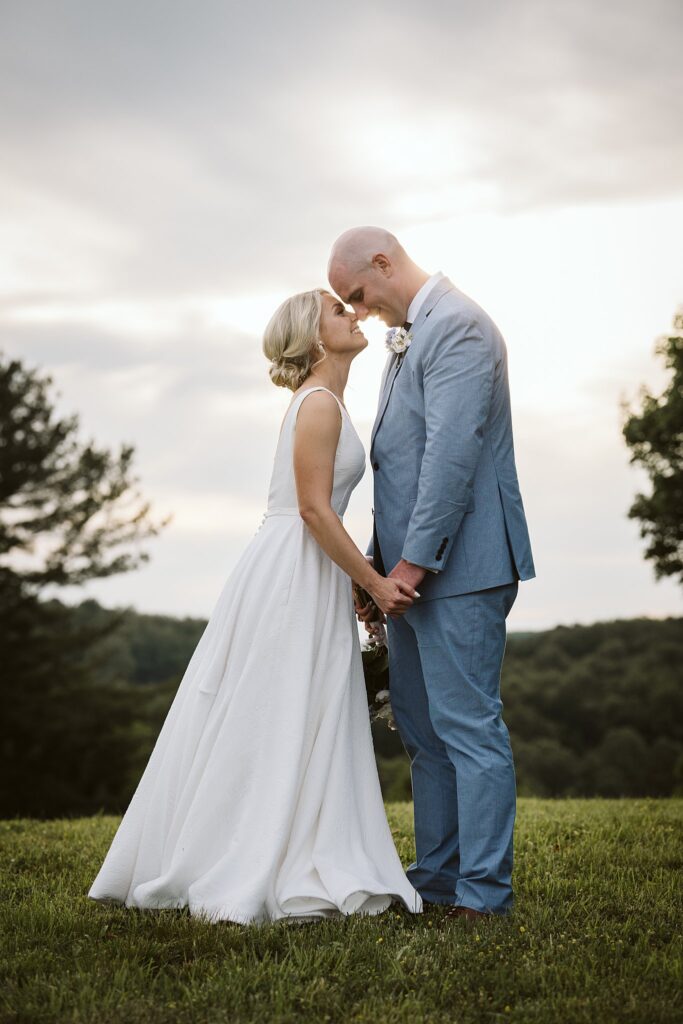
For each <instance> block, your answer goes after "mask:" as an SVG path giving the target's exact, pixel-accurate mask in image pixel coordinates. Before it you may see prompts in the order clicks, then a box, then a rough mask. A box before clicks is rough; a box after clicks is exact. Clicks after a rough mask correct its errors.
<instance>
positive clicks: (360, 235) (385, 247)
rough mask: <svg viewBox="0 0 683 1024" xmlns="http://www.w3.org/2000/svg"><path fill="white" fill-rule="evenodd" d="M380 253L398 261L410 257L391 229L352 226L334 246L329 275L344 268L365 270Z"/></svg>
mask: <svg viewBox="0 0 683 1024" xmlns="http://www.w3.org/2000/svg"><path fill="white" fill-rule="evenodd" d="M378 255H384V256H387V257H389V258H390V259H392V260H396V262H398V261H399V260H400V259H401V257H403V258H404V259H407V258H408V254H407V253H406V251H405V249H404V248H403V246H402V245H401V243H400V242H399V240H398V238H397V237H396V235H392V233H391V231H387V230H386V229H385V228H372V227H362V228H350V229H349V230H348V231H345V232H344V234H343V235H340V236H339V238H338V239H337V241H336V242H335V243H334V245H333V246H332V251H331V253H330V261H329V263H328V265H327V274H328V277H332V276H333V275H334V273H335V271H336V272H339V271H340V270H341V269H342V268H346V269H351V270H365V269H366V268H367V267H370V266H371V265H372V261H373V258H374V257H375V256H378Z"/></svg>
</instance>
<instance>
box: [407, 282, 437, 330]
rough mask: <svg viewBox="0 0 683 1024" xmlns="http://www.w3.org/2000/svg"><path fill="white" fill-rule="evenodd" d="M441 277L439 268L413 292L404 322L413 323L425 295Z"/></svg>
mask: <svg viewBox="0 0 683 1024" xmlns="http://www.w3.org/2000/svg"><path fill="white" fill-rule="evenodd" d="M442 277H443V274H442V273H441V271H440V270H438V271H437V272H436V274H432V276H431V277H430V278H428V279H427V280H426V281H425V283H424V284H423V285H422V287H421V288H420V290H419V291H418V292H416V293H415V295H414V296H413V301H412V302H411V303H410V305H409V306H408V312H407V313H406V323H409V324H414V323H415V321H416V320H417V314H418V313H419V312H420V310H421V309H422V306H423V304H424V302H425V300H426V298H427V296H428V295H429V293H430V292H431V290H432V288H433V287H434V285H435V284H436V282H437V281H440V280H441V278H442Z"/></svg>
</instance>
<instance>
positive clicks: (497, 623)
mask: <svg viewBox="0 0 683 1024" xmlns="http://www.w3.org/2000/svg"><path fill="white" fill-rule="evenodd" d="M411 334H412V343H411V345H410V347H409V348H408V350H407V352H406V354H405V355H404V356H403V358H402V359H401V360H398V359H397V357H396V356H394V357H393V359H392V360H391V361H390V362H389V364H388V367H387V370H386V371H385V376H384V379H383V384H382V389H381V395H380V401H379V407H378V412H377V418H376V420H375V424H374V427H373V431H372V442H371V447H370V461H371V464H372V468H373V472H374V505H375V507H374V510H373V513H374V529H373V540H372V542H371V544H370V546H369V548H368V554H371V555H373V557H374V561H375V567H376V568H377V569H378V571H380V572H382V573H388V572H389V571H391V569H392V568H393V567H394V566H395V565H396V563H397V562H398V561H399V559H400V558H404V559H406V560H407V561H409V562H414V563H416V564H417V565H421V566H424V567H425V568H428V569H432V570H435V571H436V574H435V573H432V572H427V573H426V574H425V578H424V580H423V582H422V583H421V584H420V585H419V586H418V590H419V591H420V594H421V595H422V596H421V597H420V598H419V599H417V600H416V602H415V604H414V605H413V607H412V608H411V609H410V610H409V611H408V612H407V613H406V614H405V615H404V616H399V617H397V618H389V620H388V634H389V673H390V689H391V695H392V707H393V709H394V715H395V718H396V724H397V726H398V730H399V733H400V735H401V738H402V740H403V743H404V745H405V747H406V750H407V752H408V754H409V756H410V759H411V776H412V783H413V797H414V801H415V840H416V853H417V856H416V860H415V862H414V863H413V864H411V866H410V867H409V868H408V876H409V878H410V880H411V882H412V884H413V885H414V886H415V888H416V889H418V890H419V892H420V893H421V895H422V896H423V897H424V898H425V899H427V900H431V901H432V902H438V903H453V904H456V905H458V904H463V905H465V906H468V907H472V908H474V909H475V910H488V911H491V912H493V913H497V914H504V913H506V912H507V911H508V910H509V909H510V908H511V906H512V903H513V894H512V882H511V876H512V859H513V850H512V838H513V827H514V820H515V810H516V791H515V774H514V765H513V760H512V751H511V749H510V740H509V735H508V731H507V728H506V726H505V723H504V722H503V719H502V717H501V711H502V702H501V699H500V670H501V665H502V660H503V654H504V651H505V642H506V629H505V619H506V616H507V614H508V612H509V611H510V608H511V607H512V605H513V603H514V600H515V597H516V595H517V588H518V585H519V583H518V581H519V580H527V579H531V578H533V577H534V576H535V569H534V563H533V558H532V554H531V545H530V541H529V533H528V530H527V525H526V518H525V515H524V507H523V504H522V498H521V495H520V491H519V483H518V481H517V473H516V469H515V458H514V447H513V438H512V419H511V412H510V393H509V385H508V369H507V350H506V347H505V342H504V341H503V338H502V336H501V334H500V332H499V331H498V329H497V327H496V326H495V324H494V323H493V322H492V321H491V319H490V317H489V316H488V315H487V314H486V313H485V312H484V311H483V310H482V309H481V308H480V307H479V306H478V305H477V304H476V303H475V302H473V301H472V300H471V299H469V298H468V297H467V296H466V295H464V294H463V293H462V292H461V291H459V290H458V289H457V288H456V287H455V286H454V285H453V284H452V283H451V281H449V280H448V278H442V279H441V280H439V281H437V283H436V284H435V285H434V287H433V288H432V290H431V291H430V293H429V294H428V296H427V298H426V300H425V302H424V303H423V305H422V307H421V308H420V310H419V313H418V314H417V317H416V320H415V322H414V323H413V325H412V327H411Z"/></svg>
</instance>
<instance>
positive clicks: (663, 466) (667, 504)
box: [622, 309, 683, 584]
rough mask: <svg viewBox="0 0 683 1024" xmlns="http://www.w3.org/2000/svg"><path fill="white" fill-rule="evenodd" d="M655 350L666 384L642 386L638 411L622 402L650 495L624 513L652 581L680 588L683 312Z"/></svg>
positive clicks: (682, 562)
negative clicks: (671, 581) (659, 388)
mask: <svg viewBox="0 0 683 1024" xmlns="http://www.w3.org/2000/svg"><path fill="white" fill-rule="evenodd" d="M655 351H656V354H657V355H658V356H662V357H663V358H664V360H665V363H666V367H667V369H669V370H671V371H672V376H671V380H670V382H669V384H668V386H667V387H666V389H665V390H664V392H663V393H662V394H661V395H658V396H657V395H652V394H650V393H649V391H648V390H647V389H646V388H642V389H641V393H640V401H641V408H640V410H639V411H629V410H628V408H627V405H626V404H622V409H623V411H624V413H625V415H626V419H625V422H624V423H623V427H622V430H623V435H624V438H625V439H626V444H627V445H628V446H629V448H630V449H631V459H630V461H631V462H632V463H639V464H640V465H641V466H642V467H643V468H644V469H645V470H646V471H647V474H648V476H649V477H650V482H651V485H652V492H651V493H650V494H649V495H645V494H638V495H636V500H635V501H634V503H633V504H632V506H631V508H630V509H629V513H628V515H629V518H631V519H639V520H640V535H641V537H643V538H645V539H647V541H648V544H647V547H646V549H645V557H646V558H648V559H651V560H652V562H653V564H654V571H655V577H656V578H657V579H659V578H660V577H662V576H678V578H679V583H682V584H683V309H682V310H679V312H678V313H677V314H676V315H675V317H674V322H673V330H672V331H671V333H670V334H669V335H667V336H665V337H662V338H660V339H659V341H658V342H657V345H656V350H655Z"/></svg>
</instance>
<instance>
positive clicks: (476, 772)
mask: <svg viewBox="0 0 683 1024" xmlns="http://www.w3.org/2000/svg"><path fill="white" fill-rule="evenodd" d="M518 587H519V581H515V582H514V583H506V584H503V585H502V586H498V587H491V588H488V589H486V590H479V591H475V592H473V593H469V594H457V595H454V596H448V597H442V598H436V599H434V600H432V601H426V602H425V603H424V604H420V602H419V601H418V602H417V603H416V604H415V605H413V606H412V607H411V608H410V609H409V610H408V611H407V612H406V613H405V615H403V616H398V617H396V618H391V617H388V619H387V627H388V644H389V687H390V692H391V704H392V708H393V712H394V718H395V720H396V726H397V728H398V732H399V735H400V737H401V740H402V741H403V745H404V747H405V749H406V751H407V753H408V756H409V757H410V763H411V769H410V771H411V778H412V785H413V800H414V818H415V845H416V859H415V861H414V862H413V863H412V864H411V865H410V867H409V868H408V869H407V875H408V878H409V879H410V882H411V884H412V885H413V886H414V887H415V888H416V889H417V890H418V892H419V893H420V894H421V895H422V896H423V897H424V898H425V899H427V900H431V901H432V902H433V903H444V904H454V905H455V906H459V905H463V906H465V907H471V908H473V909H474V910H481V911H488V912H491V913H495V914H506V913H508V912H509V911H510V910H511V909H512V905H513V892H512V863H513V830H514V823H515V813H516V780H515V770H514V764H513V758H512V749H511V747H510V737H509V733H508V730H507V726H506V725H505V723H504V721H503V719H502V707H503V704H502V701H501V698H500V673H501V666H502V663H503V655H504V653H505V644H506V626H505V620H506V618H507V615H508V613H509V611H510V609H511V608H512V606H513V604H514V602H515V598H516V597H517V590H518Z"/></svg>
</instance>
